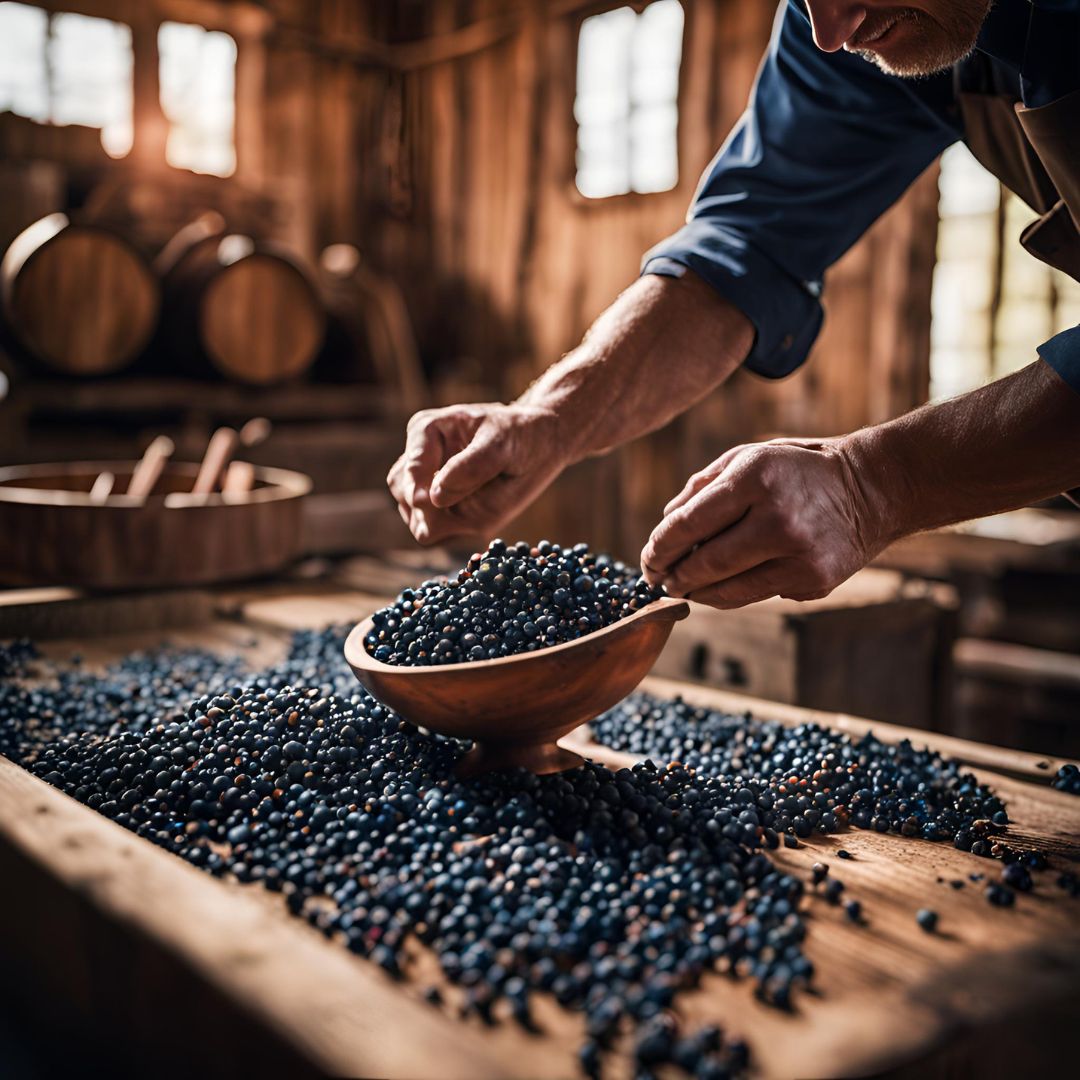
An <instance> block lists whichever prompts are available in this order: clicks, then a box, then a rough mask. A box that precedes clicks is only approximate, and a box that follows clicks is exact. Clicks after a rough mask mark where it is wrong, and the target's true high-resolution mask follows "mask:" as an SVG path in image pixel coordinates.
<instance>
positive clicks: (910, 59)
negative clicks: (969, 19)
mask: <svg viewBox="0 0 1080 1080" xmlns="http://www.w3.org/2000/svg"><path fill="white" fill-rule="evenodd" d="M978 26H979V24H978V23H974V22H973V25H972V26H971V27H968V32H967V33H966V34H963V35H961V34H960V33H959V32H956V33H952V34H949V33H945V32H943V31H942V30H941V28H940V27H938V26H936V25H934V24H933V23H930V22H929V21H928V20H926V19H925V18H923V17H922V16H920V15H918V14H917V13H913V14H912V15H910V16H908V17H906V18H902V19H899V20H898V21H897V22H895V23H894V24H893V25H892V26H891V27H889V29H888V30H886V32H885V33H884V34H882V35H881V37H880V38H879V39H878V40H876V41H874V42H873V43H868V44H867V45H866V46H864V47H862V48H858V47H856V48H854V49H852V50H851V51H852V52H854V53H855V54H856V55H858V56H861V57H862V58H863V59H864V60H868V61H869V62H870V63H871V64H875V65H876V66H877V67H879V68H880V69H881V70H882V71H883V72H885V74H886V75H895V76H897V77H898V78H901V79H919V78H925V77H926V76H928V75H937V74H939V73H940V72H942V71H947V70H948V69H949V68H951V67H952V66H953V65H954V64H957V63H959V62H960V61H961V60H963V59H964V57H965V56H967V55H969V54H970V52H971V50H972V49H973V48H974V47H975V36H976V35H977V32H978Z"/></svg>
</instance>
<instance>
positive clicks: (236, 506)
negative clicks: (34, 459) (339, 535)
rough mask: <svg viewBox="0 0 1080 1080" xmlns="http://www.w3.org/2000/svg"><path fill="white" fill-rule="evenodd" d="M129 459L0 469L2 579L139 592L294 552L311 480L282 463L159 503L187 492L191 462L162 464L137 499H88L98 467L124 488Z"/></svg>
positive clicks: (256, 569)
mask: <svg viewBox="0 0 1080 1080" xmlns="http://www.w3.org/2000/svg"><path fill="white" fill-rule="evenodd" d="M135 464H136V463H135V462H134V461H111V462H110V461H102V462H83V461H80V462H71V463H68V464H62V465H17V466H12V467H10V468H4V469H0V583H3V584H5V585H74V586H81V587H85V588H91V589H138V588H147V587H166V586H173V585H207V584H210V583H212V582H218V581H230V580H237V579H241V578H248V577H256V576H259V575H261V574H269V573H272V572H274V571H276V570H280V569H281V568H282V567H283V566H286V565H287V564H288V563H289V562H291V561H292V560H293V559H295V558H297V556H299V555H300V554H301V543H302V536H301V524H302V522H301V516H300V515H301V508H302V499H303V496H304V495H305V494H307V492H308V491H309V490H310V489H311V481H310V480H309V479H308V478H307V477H306V476H304V475H303V474H302V473H296V472H290V471H288V470H286V469H268V468H256V469H255V486H254V487H253V488H252V490H251V491H248V492H245V493H243V494H242V495H221V494H218V495H211V496H208V497H207V499H206V502H205V503H202V504H200V505H190V506H166V505H165V500H166V496H167V495H169V494H172V493H175V492H187V491H190V490H191V485H192V483H193V482H194V479H195V476H196V474H197V473H198V470H199V467H198V465H193V464H185V463H182V462H177V463H170V464H168V465H167V466H166V468H165V471H164V472H163V473H162V476H161V479H160V480H159V481H158V484H157V487H156V489H155V494H154V495H152V496H150V498H148V499H146V500H145V502H143V501H142V500H140V499H135V498H131V497H130V496H127V495H110V496H109V497H108V498H107V499H106V500H105V501H104V502H103V503H100V504H95V503H93V502H91V500H90V494H89V493H90V488H91V485H92V484H93V483H94V480H95V478H96V477H97V476H98V475H99V474H100V473H102V472H111V473H113V474H114V475H115V477H116V483H115V490H117V491H126V490H127V485H128V481H129V480H130V479H131V473H132V470H133V469H134V467H135Z"/></svg>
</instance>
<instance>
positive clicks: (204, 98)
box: [158, 22, 236, 176]
mask: <svg viewBox="0 0 1080 1080" xmlns="http://www.w3.org/2000/svg"><path fill="white" fill-rule="evenodd" d="M158 52H159V54H160V57H161V69H160V83H161V109H162V112H164V113H165V118H166V119H167V120H168V122H169V136H168V142H167V143H166V146H165V158H166V160H167V161H168V162H169V164H170V165H174V166H175V167H176V168H178V169H191V170H192V172H199V173H213V174H214V175H216V176H229V175H230V174H232V173H233V172H234V171H235V170H236V146H235V143H234V141H233V124H234V117H235V112H236V105H235V103H236V93H235V83H236V42H235V41H234V40H233V39H232V38H231V37H230V36H229V35H228V34H225V33H222V32H221V31H220V30H204V29H203V28H202V27H201V26H191V25H188V24H186V23H175V22H166V23H162V24H161V27H160V29H159V30H158Z"/></svg>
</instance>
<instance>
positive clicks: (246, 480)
mask: <svg viewBox="0 0 1080 1080" xmlns="http://www.w3.org/2000/svg"><path fill="white" fill-rule="evenodd" d="M254 486H255V466H254V465H252V464H251V462H250V461H233V462H231V463H230V465H229V468H228V470H227V471H226V473H225V482H224V483H223V484H222V485H221V490H222V492H224V494H226V495H243V494H244V493H245V492H248V491H250V490H251V489H252V488H253V487H254Z"/></svg>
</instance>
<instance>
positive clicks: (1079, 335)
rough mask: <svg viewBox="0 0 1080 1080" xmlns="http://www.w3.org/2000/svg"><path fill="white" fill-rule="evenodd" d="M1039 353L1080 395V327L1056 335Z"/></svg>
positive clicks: (1045, 343)
mask: <svg viewBox="0 0 1080 1080" xmlns="http://www.w3.org/2000/svg"><path fill="white" fill-rule="evenodd" d="M1037 351H1038V353H1039V356H1041V357H1042V359H1043V360H1045V361H1046V362H1047V363H1048V364H1049V365H1050V366H1051V367H1052V368H1053V369H1054V370H1055V371H1056V372H1057V373H1058V374H1059V375H1060V376H1061V377H1062V379H1064V380H1065V382H1067V383H1068V384H1069V386H1071V387H1072V388H1073V389H1074V390H1075V391H1076V392H1077V393H1078V394H1080V326H1074V327H1073V328H1072V329H1071V330H1062V332H1061V333H1060V334H1055V335H1054V336H1053V337H1052V338H1051V339H1050V340H1049V341H1044V342H1043V343H1042V344H1041V345H1040V346H1039V348H1038V350H1037Z"/></svg>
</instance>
